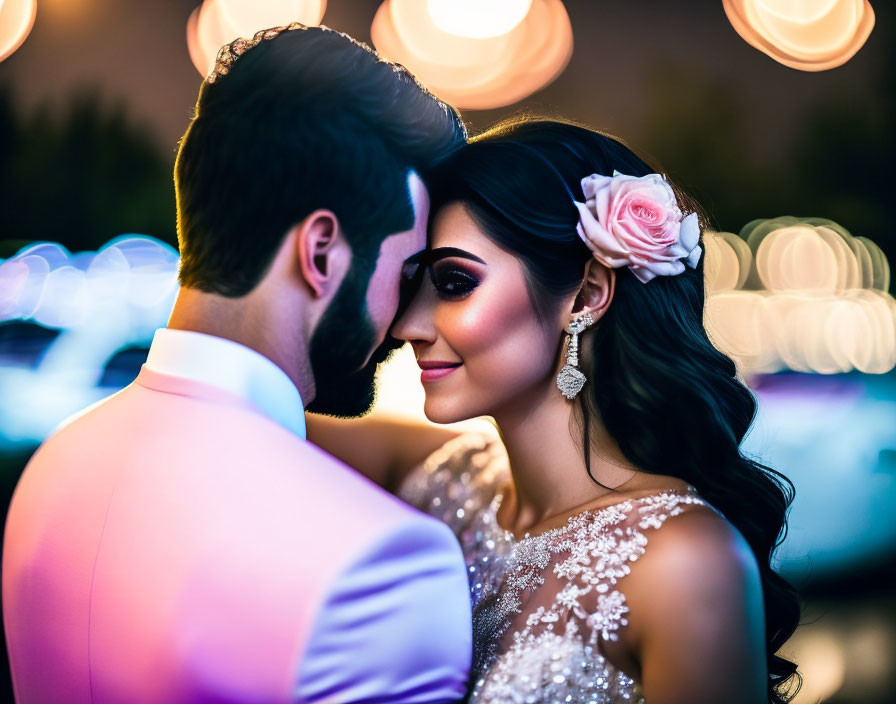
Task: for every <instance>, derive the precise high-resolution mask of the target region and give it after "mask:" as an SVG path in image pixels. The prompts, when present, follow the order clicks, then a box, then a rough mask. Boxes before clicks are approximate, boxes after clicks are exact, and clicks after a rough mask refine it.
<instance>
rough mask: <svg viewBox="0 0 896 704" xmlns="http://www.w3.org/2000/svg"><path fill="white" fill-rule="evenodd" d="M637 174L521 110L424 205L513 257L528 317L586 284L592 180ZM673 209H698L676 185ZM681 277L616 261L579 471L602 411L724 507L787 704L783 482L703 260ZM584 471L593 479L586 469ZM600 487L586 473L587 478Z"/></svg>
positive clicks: (605, 144)
mask: <svg viewBox="0 0 896 704" xmlns="http://www.w3.org/2000/svg"><path fill="white" fill-rule="evenodd" d="M614 171H619V172H620V173H623V174H627V175H632V176H643V175H646V174H648V173H654V172H655V171H656V169H654V168H652V167H651V166H649V165H648V164H647V163H646V162H645V161H644V160H643V159H641V158H640V157H638V156H636V155H635V154H634V153H633V152H632V151H631V149H629V148H628V147H627V146H625V145H624V144H623V143H622V142H620V141H619V140H617V139H615V138H612V137H609V136H607V135H604V134H601V133H598V132H595V131H592V130H589V129H586V128H584V127H580V126H578V125H574V124H570V123H565V122H558V121H553V120H531V119H522V118H517V119H514V120H511V121H508V122H505V123H502V124H500V125H498V126H496V127H495V128H492V129H491V130H489V131H487V132H485V133H484V134H482V135H479V136H478V137H476V138H474V139H473V140H471V142H470V144H468V145H467V146H465V147H462V148H461V149H460V150H459V151H458V152H456V153H455V154H454V155H452V156H451V157H450V158H449V159H448V160H447V161H446V162H445V163H444V164H442V165H441V167H440V168H439V169H438V170H437V171H436V172H434V173H433V174H431V178H430V183H431V189H432V195H433V211H434V212H435V210H436V209H437V208H439V207H441V206H443V205H446V204H448V203H451V202H462V203H463V204H464V205H465V206H466V207H467V208H468V209H469V211H470V214H471V216H472V217H473V218H474V219H475V220H476V221H477V222H478V223H479V224H480V226H481V227H482V228H483V229H484V230H485V232H486V233H487V234H488V235H489V236H490V237H491V238H492V239H493V240H494V241H495V242H496V243H497V244H499V245H500V246H501V247H503V248H504V249H506V250H507V251H509V252H511V253H513V254H514V255H515V256H517V257H519V258H520V260H521V261H522V262H523V264H524V269H525V271H526V277H527V286H528V290H529V293H530V297H531V298H532V301H533V305H534V307H535V309H536V311H537V312H539V313H543V314H548V313H550V312H552V311H556V305H557V302H558V301H559V300H560V299H561V298H563V297H566V296H568V295H570V294H572V293H574V292H575V291H577V290H578V289H579V288H580V287H581V285H582V283H583V273H584V268H585V263H586V262H587V260H588V258H589V257H590V256H591V253H590V252H589V250H588V249H587V247H586V246H585V245H584V243H583V242H582V241H581V240H580V238H579V236H578V234H577V233H576V223H577V222H578V211H577V210H576V208H575V206H574V205H573V199H575V200H577V201H580V202H584V200H585V198H584V196H583V193H582V189H581V185H580V182H581V180H582V179H583V178H584V177H585V176H588V175H590V174H594V173H598V174H604V175H612V174H613V172H614ZM676 193H677V195H678V198H679V201H680V204H681V206H682V210H683V211H692V210H696V209H697V208H696V204H694V203H692V202H691V201H690V200H689V199H688V198H687V196H686V195H685V194H683V193H681V192H680V191H678V190H677V189H676ZM704 260H705V257H704V258H701V261H700V263H699V264H698V266H697V268H696V269H691V268H687V269H686V270H685V272H684V273H683V274H680V275H678V276H659V277H657V278H655V279H653V280H652V281H650V282H649V283H647V284H644V283H641V282H640V281H639V280H638V279H637V278H636V277H635V276H634V275H633V274H632V273H631V272H630V271H629V270H628V269H626V268H620V269H616V270H615V271H616V289H615V295H614V298H613V301H612V303H611V304H610V306H609V308H608V310H607V312H606V314H605V315H604V316H603V317H602V319H601V320H600V321H599V322H598V324H597V325H596V326H594V328H592V329H591V330H590V331H588V332H586V333H585V336H586V337H587V336H589V335H590V336H591V338H592V339H591V341H590V343H589V347H585V348H584V350H589V349H590V350H591V352H590V354H589V355H585V354H584V350H583V353H582V354H581V364H582V367H583V371H584V372H585V374H586V376H587V377H588V379H589V380H591V381H590V383H588V384H586V386H585V388H584V390H583V392H582V393H581V394H580V395H579V399H578V401H577V403H578V404H579V408H578V411H579V413H580V417H581V418H582V419H583V420H584V423H583V436H584V437H583V440H584V450H585V460H586V467H587V469H588V473H589V475H590V474H591V469H590V450H589V448H590V445H591V437H590V432H589V423H588V419H589V418H590V417H592V415H593V414H594V413H597V414H599V417H600V419H601V420H602V421H603V423H604V425H605V427H606V428H607V430H608V431H609V433H610V434H611V435H612V436H613V438H614V439H615V440H616V442H617V443H618V444H619V447H620V448H621V450H622V452H623V453H624V454H625V456H626V457H627V458H628V460H629V461H630V462H631V463H632V464H634V465H635V466H636V467H638V468H639V469H641V470H643V471H645V472H651V473H656V474H665V475H671V476H675V477H679V478H681V479H683V480H684V481H686V482H688V483H689V484H692V485H693V486H694V487H695V488H696V489H697V491H698V492H699V493H700V495H701V496H703V497H704V498H705V499H706V500H707V501H708V502H709V503H710V504H712V505H713V506H715V507H716V508H717V509H718V510H719V511H721V512H722V513H723V514H724V515H725V517H726V518H727V519H728V520H729V521H730V522H731V523H732V524H733V525H734V526H735V527H736V528H737V529H738V530H739V531H740V533H741V534H742V535H743V536H744V538H745V539H746V541H747V542H748V543H749V545H750V548H751V549H752V551H753V554H754V555H755V557H756V561H757V562H758V564H759V570H760V575H761V579H762V590H763V595H764V602H765V625H766V652H767V659H768V671H769V681H768V700H769V702H772V703H775V704H777V703H779V702H786V701H788V700H789V699H790V698H792V696H793V693H792V692H790V691H789V690H792V689H793V688H794V687H793V685H794V684H796V685H797V686H798V680H799V676H798V675H796V665H795V664H794V663H793V662H790V661H788V660H786V659H784V658H782V657H780V656H779V655H778V654H777V652H778V649H779V648H780V647H781V645H782V644H783V643H784V642H785V641H786V640H787V639H788V638H789V637H790V635H791V634H792V633H793V631H794V630H795V629H796V627H797V625H798V622H799V612H800V609H799V602H798V599H797V596H796V592H795V590H794V589H793V587H792V586H791V585H790V584H789V583H788V582H786V581H785V580H784V579H783V578H782V577H781V576H779V575H778V574H776V573H775V572H774V570H773V569H772V567H771V564H770V560H771V557H772V553H773V551H774V550H775V548H776V547H777V546H778V545H779V543H780V541H781V540H782V539H783V536H784V534H785V532H786V512H787V508H788V506H789V505H790V503H791V501H792V500H793V485H792V484H791V483H790V481H789V480H787V478H786V477H784V476H783V475H781V474H779V473H778V472H776V471H775V470H773V469H771V468H769V467H767V466H765V465H763V464H760V463H759V462H757V461H755V460H753V459H750V458H748V457H745V456H744V455H743V454H742V453H741V451H740V444H741V441H742V440H743V438H744V436H745V435H746V433H747V430H748V429H749V427H750V425H751V423H752V422H753V418H754V416H755V414H756V407H757V406H756V400H755V398H754V396H753V394H752V393H751V392H750V390H749V389H748V388H747V387H746V386H744V384H742V383H741V382H740V381H739V380H738V378H737V375H736V369H735V364H734V362H733V361H732V360H731V359H730V358H729V357H727V356H726V355H725V354H723V353H722V352H720V351H719V350H717V349H716V348H715V347H714V346H713V345H712V343H711V342H710V340H709V338H708V337H707V334H706V330H705V328H704V325H703V313H704V298H705V292H704V278H703V276H704V275H703V261H704ZM592 479H594V477H593V476H592ZM595 481H596V480H595Z"/></svg>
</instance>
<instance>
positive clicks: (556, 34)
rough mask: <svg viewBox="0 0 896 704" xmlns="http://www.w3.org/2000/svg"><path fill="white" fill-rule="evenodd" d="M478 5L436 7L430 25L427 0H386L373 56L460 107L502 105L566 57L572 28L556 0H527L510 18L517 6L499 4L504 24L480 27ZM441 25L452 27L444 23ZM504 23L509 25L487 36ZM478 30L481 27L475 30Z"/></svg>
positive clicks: (559, 67) (545, 79) (545, 78)
mask: <svg viewBox="0 0 896 704" xmlns="http://www.w3.org/2000/svg"><path fill="white" fill-rule="evenodd" d="M486 5H487V3H472V2H463V3H459V4H451V7H450V9H444V11H443V10H438V11H439V12H442V14H441V15H439V16H440V17H441V19H440V23H441V24H437V23H436V20H435V18H434V16H433V15H432V14H431V11H430V8H431V5H430V4H429V3H427V2H422V1H420V0H386V1H385V2H383V4H382V5H380V7H379V9H378V10H377V13H376V16H375V17H374V20H373V25H372V26H371V29H370V34H371V37H372V39H373V43H374V45H375V46H376V49H377V51H378V52H380V54H382V55H383V56H384V57H386V58H387V59H390V60H392V61H396V62H398V63H400V64H403V65H404V66H406V67H407V68H408V69H409V70H410V71H412V72H413V73H414V74H415V75H416V76H417V77H418V78H419V79H420V80H421V81H422V82H423V83H424V84H425V85H426V86H427V87H428V88H429V89H430V90H432V91H433V92H434V93H435V94H436V95H438V96H439V97H440V98H442V99H444V100H446V101H448V102H450V103H452V104H453V105H456V106H457V107H459V108H467V109H486V108H494V107H499V106H502V105H509V104H511V103H515V102H517V101H518V100H522V99H523V98H525V97H526V96H528V95H530V94H531V93H534V92H535V91H537V90H539V89H541V88H543V87H544V86H546V85H547V84H549V83H550V82H551V81H553V80H554V79H555V78H556V77H557V76H558V75H559V74H560V72H561V71H563V69H564V68H565V67H566V64H567V63H568V62H569V59H570V56H571V55H572V45H573V41H572V25H571V24H570V21H569V15H567V13H566V8H565V7H564V6H563V3H562V2H560V0H532V2H531V6H530V7H529V10H528V12H527V13H526V14H525V16H524V17H523V19H522V20H521V21H518V22H516V17H517V16H518V14H519V11H520V7H521V5H519V4H516V3H510V2H501V3H500V4H499V6H500V7H505V6H506V8H507V9H506V11H505V13H504V14H503V15H502V17H501V19H503V20H504V24H500V23H496V22H495V21H490V22H488V23H487V24H480V22H481V19H480V18H481V16H482V14H483V13H484V12H486V10H485V9H484V8H485V6H486ZM432 7H434V8H437V7H443V6H442V5H441V4H437V5H433V6H432ZM445 22H448V26H450V27H451V28H452V31H447V30H446V29H445V28H444V26H443V25H444V24H445ZM514 22H516V24H515V26H514V24H513V23H514ZM504 26H509V27H510V29H509V30H507V31H505V32H503V33H501V34H498V35H491V34H492V33H493V32H495V31H497V29H501V28H503V27H504ZM480 27H486V28H487V29H483V31H482V32H479V31H478V28H480ZM465 28H466V29H465ZM482 34H490V35H491V36H482Z"/></svg>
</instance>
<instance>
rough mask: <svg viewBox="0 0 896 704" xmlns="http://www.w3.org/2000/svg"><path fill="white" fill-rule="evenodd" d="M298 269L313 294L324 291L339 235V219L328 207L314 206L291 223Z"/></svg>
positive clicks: (333, 266)
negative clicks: (304, 215) (299, 218)
mask: <svg viewBox="0 0 896 704" xmlns="http://www.w3.org/2000/svg"><path fill="white" fill-rule="evenodd" d="M295 233H296V234H295V248H296V255H297V258H298V262H299V271H300V272H301V275H302V278H303V279H304V280H305V283H306V284H307V285H308V287H309V288H310V289H311V291H312V292H313V293H314V295H315V297H318V298H319V297H321V296H324V295H326V293H327V290H328V289H329V284H330V283H331V282H332V281H333V279H334V275H335V272H336V269H337V268H338V267H337V266H336V263H335V261H334V259H335V256H336V255H337V253H338V250H339V245H340V244H341V243H342V236H341V232H340V229H339V220H338V219H337V217H336V215H335V214H334V213H333V212H332V211H330V210H315V211H314V212H313V213H310V214H309V215H308V216H307V217H306V218H305V219H304V220H302V222H300V223H299V224H298V225H296V227H295Z"/></svg>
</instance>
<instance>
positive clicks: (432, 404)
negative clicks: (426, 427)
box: [423, 395, 477, 425]
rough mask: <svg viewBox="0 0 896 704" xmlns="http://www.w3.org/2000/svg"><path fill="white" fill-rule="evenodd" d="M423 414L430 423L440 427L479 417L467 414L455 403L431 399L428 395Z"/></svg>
mask: <svg viewBox="0 0 896 704" xmlns="http://www.w3.org/2000/svg"><path fill="white" fill-rule="evenodd" d="M423 413H424V414H425V415H426V417H427V418H428V419H429V420H430V421H432V422H433V423H438V424H439V425H448V424H449V423H460V422H461V421H464V420H470V418H476V417H477V416H476V415H474V414H471V413H465V412H464V411H463V409H462V408H458V406H457V404H455V403H450V402H446V399H434V398H430V397H429V395H427V397H426V401H425V402H424V404H423Z"/></svg>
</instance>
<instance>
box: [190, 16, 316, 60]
mask: <svg viewBox="0 0 896 704" xmlns="http://www.w3.org/2000/svg"><path fill="white" fill-rule="evenodd" d="M326 9H327V3H326V0H266V1H265V2H254V1H253V0H205V1H204V2H203V3H202V4H201V5H200V6H199V7H197V8H196V9H195V10H193V12H192V13H191V14H190V17H189V19H188V20H187V49H188V50H189V52H190V59H191V60H192V61H193V65H194V66H195V67H196V70H197V71H199V73H200V74H201V75H202V77H203V78H205V77H206V76H207V75H208V74H209V73H210V72H211V70H212V69H213V68H214V66H215V59H216V58H217V56H218V51H220V49H221V47H223V46H224V45H225V44H229V43H230V42H232V41H233V40H234V39H237V38H238V37H244V38H247V39H248V38H250V37H252V36H253V35H254V34H255V33H256V32H258V31H259V30H262V29H270V28H271V27H283V26H286V25H288V24H290V23H292V22H301V23H302V24H306V25H308V26H316V25H319V24H320V22H321V20H322V19H323V16H324V12H326Z"/></svg>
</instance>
